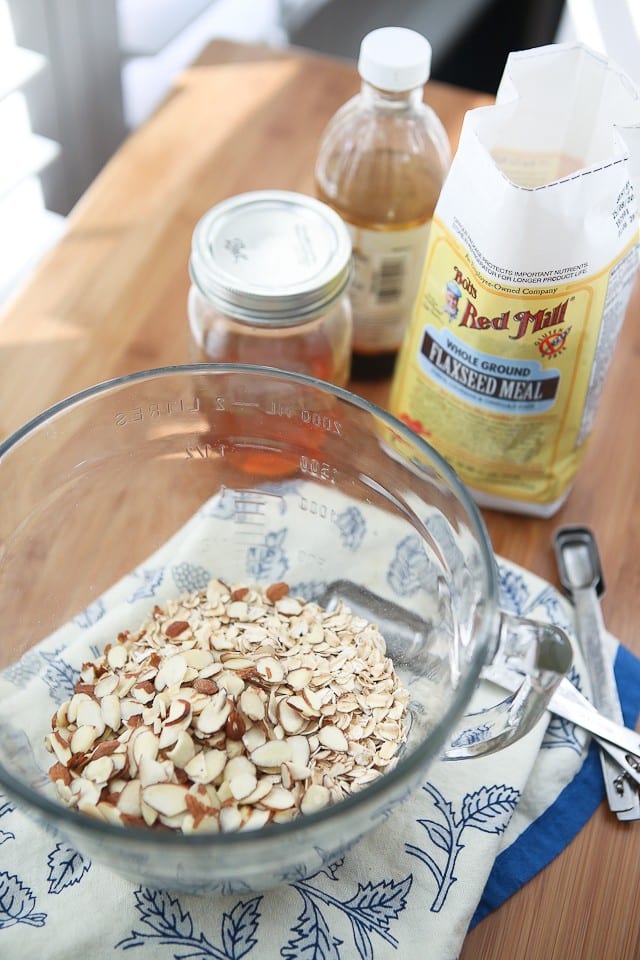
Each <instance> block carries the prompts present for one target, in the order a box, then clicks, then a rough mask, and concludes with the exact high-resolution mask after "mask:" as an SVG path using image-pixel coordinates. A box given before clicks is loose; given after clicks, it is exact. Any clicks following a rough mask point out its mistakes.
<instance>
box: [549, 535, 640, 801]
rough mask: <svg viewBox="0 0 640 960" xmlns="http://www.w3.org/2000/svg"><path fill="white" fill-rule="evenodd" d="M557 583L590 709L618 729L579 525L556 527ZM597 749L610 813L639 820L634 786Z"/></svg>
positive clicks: (592, 564) (591, 567)
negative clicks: (568, 611) (571, 619)
mask: <svg viewBox="0 0 640 960" xmlns="http://www.w3.org/2000/svg"><path fill="white" fill-rule="evenodd" d="M554 547H555V554H556V561H557V564H558V571H559V574H560V582H561V583H562V586H563V587H564V589H565V591H566V592H567V594H568V595H569V596H570V598H571V600H572V601H573V605H574V608H575V615H576V632H577V636H578V642H579V643H580V647H581V649H582V654H583V657H584V661H585V665H586V667H587V670H588V672H589V676H590V679H591V695H592V698H593V703H594V706H595V707H596V708H597V710H599V712H600V713H601V714H603V715H604V716H605V717H607V718H608V719H609V720H613V721H615V722H616V723H618V724H623V723H624V720H623V716H622V708H621V706H620V698H619V696H618V688H617V685H616V680H615V675H614V672H613V662H612V660H611V657H610V656H609V653H608V651H607V649H606V641H605V626H604V621H603V618H602V610H601V608H600V600H599V597H600V596H601V595H602V594H603V593H604V578H603V576H602V567H601V565H600V556H599V554H598V547H597V545H596V540H595V536H594V534H593V532H592V531H591V530H590V529H589V528H588V527H584V526H570V525H569V526H564V527H560V528H559V529H558V530H557V531H556V534H555V537H554ZM599 746H600V763H601V766H602V775H603V777H604V784H605V789H606V792H607V800H608V803H609V807H610V809H611V810H612V811H613V812H614V813H615V814H616V816H617V817H618V819H619V820H637V819H640V794H639V793H638V787H637V785H636V784H635V783H632V782H631V781H630V779H629V777H628V776H625V775H624V774H623V773H622V771H621V768H620V766H619V765H618V764H617V763H616V761H615V760H614V759H613V758H612V757H611V756H610V755H609V754H608V753H607V752H606V751H605V749H604V748H603V745H602V743H600V744H599Z"/></svg>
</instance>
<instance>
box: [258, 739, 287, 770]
mask: <svg viewBox="0 0 640 960" xmlns="http://www.w3.org/2000/svg"><path fill="white" fill-rule="evenodd" d="M292 757H293V751H292V749H291V746H290V745H289V743H287V741H286V740H267V742H266V743H263V744H262V746H260V747H256V749H255V750H253V751H252V752H251V761H252V762H253V763H255V765H256V767H260V768H261V769H265V770H278V769H279V768H280V766H281V764H283V763H286V762H287V761H288V760H291V759H292Z"/></svg>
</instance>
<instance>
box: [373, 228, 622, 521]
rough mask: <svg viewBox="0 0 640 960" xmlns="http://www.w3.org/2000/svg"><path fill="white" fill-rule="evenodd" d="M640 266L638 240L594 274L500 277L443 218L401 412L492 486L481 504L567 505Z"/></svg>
mask: <svg viewBox="0 0 640 960" xmlns="http://www.w3.org/2000/svg"><path fill="white" fill-rule="evenodd" d="M636 265H637V251H636V247H635V240H634V241H633V242H632V243H630V244H629V246H628V248H627V249H626V250H625V251H624V252H623V253H622V255H621V256H620V257H619V258H617V260H616V262H615V264H610V265H609V266H608V268H607V269H604V270H601V271H600V272H599V273H597V274H594V275H591V276H588V277H585V276H584V275H583V276H582V277H581V279H573V280H568V281H566V282H565V281H564V279H563V278H562V277H561V278H560V279H558V271H556V274H555V277H554V281H553V282H550V283H548V284H546V285H541V284H540V278H539V276H537V277H536V283H535V285H533V284H532V283H531V281H530V280H528V279H527V273H526V272H520V273H518V272H516V271H515V270H513V271H504V270H502V271H501V272H500V279H499V280H496V279H495V277H492V276H490V275H489V274H488V273H485V272H483V271H481V270H480V269H479V268H478V266H477V265H476V263H475V261H474V260H473V258H472V257H471V256H470V255H469V252H468V250H467V248H466V247H465V246H464V245H462V244H461V243H460V242H459V240H458V238H457V237H456V236H454V234H453V232H451V231H450V230H449V229H448V228H447V227H446V226H445V225H444V224H443V223H442V222H441V221H440V220H438V219H434V221H433V224H432V228H431V237H430V242H429V248H428V250H427V255H426V262H425V267H424V271H423V276H422V284H421V289H420V293H419V296H418V299H417V302H416V306H415V310H414V316H413V321H412V324H411V328H410V330H409V332H408V334H407V337H406V339H405V342H404V344H403V348H402V351H401V354H400V357H399V360H398V366H397V369H396V373H395V376H394V382H393V389H392V396H391V411H392V412H393V413H394V414H395V415H396V416H397V417H399V418H400V419H401V420H403V421H404V422H405V423H406V424H408V425H409V426H410V427H411V428H412V429H413V430H414V431H416V432H417V433H418V434H420V435H421V436H423V437H424V438H425V439H426V440H427V441H428V442H429V443H431V444H432V445H433V446H434V447H435V448H436V449H437V450H438V451H439V453H441V455H442V456H443V457H444V458H445V459H446V460H448V462H449V463H450V464H451V466H452V467H453V468H454V469H455V470H456V472H457V473H458V474H459V476H460V477H461V479H462V480H463V481H464V482H465V483H466V484H468V486H469V487H470V488H471V489H472V490H473V491H474V492H479V493H481V494H485V495H487V496H485V498H484V499H483V498H482V497H480V498H479V500H480V502H481V503H482V502H484V503H487V504H491V503H492V502H495V505H497V506H503V507H504V506H506V505H507V504H508V502H509V501H512V502H513V503H514V504H516V505H522V504H523V503H528V504H538V505H540V506H541V508H542V509H541V510H540V512H541V513H543V512H544V508H545V507H547V506H548V507H549V511H551V509H555V507H556V506H557V503H558V501H560V500H561V498H562V495H563V494H564V493H565V492H566V490H567V488H568V486H569V484H570V482H571V480H572V478H573V476H574V474H575V473H576V471H577V469H578V466H579V463H580V460H581V459H582V456H583V453H584V440H585V439H586V437H587V435H588V433H589V431H590V428H591V423H592V420H593V416H594V413H595V408H596V406H597V403H598V400H599V395H600V388H601V386H602V381H603V379H604V372H605V371H606V366H607V365H608V361H609V359H610V354H611V350H612V348H613V342H611V343H608V342H607V341H608V340H609V339H610V337H613V341H614V342H615V337H616V336H617V333H618V331H619V322H614V323H611V322H608V321H609V320H610V319H611V314H615V313H619V312H620V306H621V303H620V300H621V299H624V300H626V298H627V297H628V291H629V284H630V281H631V280H632V277H633V273H634V272H635V270H636ZM581 272H582V273H584V271H583V269H582V265H580V264H576V265H574V266H571V267H568V268H567V270H566V273H565V276H566V277H567V278H568V277H574V278H576V277H578V276H579V275H580V273H581ZM515 508H516V509H517V506H516V507H515Z"/></svg>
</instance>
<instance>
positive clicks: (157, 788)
mask: <svg viewBox="0 0 640 960" xmlns="http://www.w3.org/2000/svg"><path fill="white" fill-rule="evenodd" d="M186 795H187V788H186V787H183V786H182V785H181V784H179V783H154V784H152V785H151V786H149V787H145V788H144V789H143V790H142V799H143V800H144V802H145V803H146V804H147V806H149V807H151V809H152V810H156V811H157V812H158V813H160V814H162V815H163V816H165V817H174V816H176V815H177V814H180V813H186V811H187V801H186Z"/></svg>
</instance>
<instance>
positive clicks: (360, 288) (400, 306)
mask: <svg viewBox="0 0 640 960" xmlns="http://www.w3.org/2000/svg"><path fill="white" fill-rule="evenodd" d="M347 226H348V227H349V232H350V234H351V241H352V244H353V258H354V268H355V269H354V278H353V281H352V284H351V289H350V292H349V293H350V298H351V304H352V307H353V325H354V331H353V346H354V349H355V350H356V351H359V352H364V353H384V352H387V351H394V350H397V349H398V347H399V345H400V343H401V342H402V338H403V336H404V333H405V330H406V328H407V326H408V324H409V320H410V319H411V311H412V308H413V303H414V300H415V296H416V292H417V289H418V284H419V283H420V274H421V272H422V266H423V263H424V255H425V252H426V248H427V241H428V239H429V227H430V221H429V222H427V223H424V224H421V225H420V226H419V227H412V228H411V229H409V230H369V229H366V228H364V227H356V226H353V225H352V224H349V223H347Z"/></svg>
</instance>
